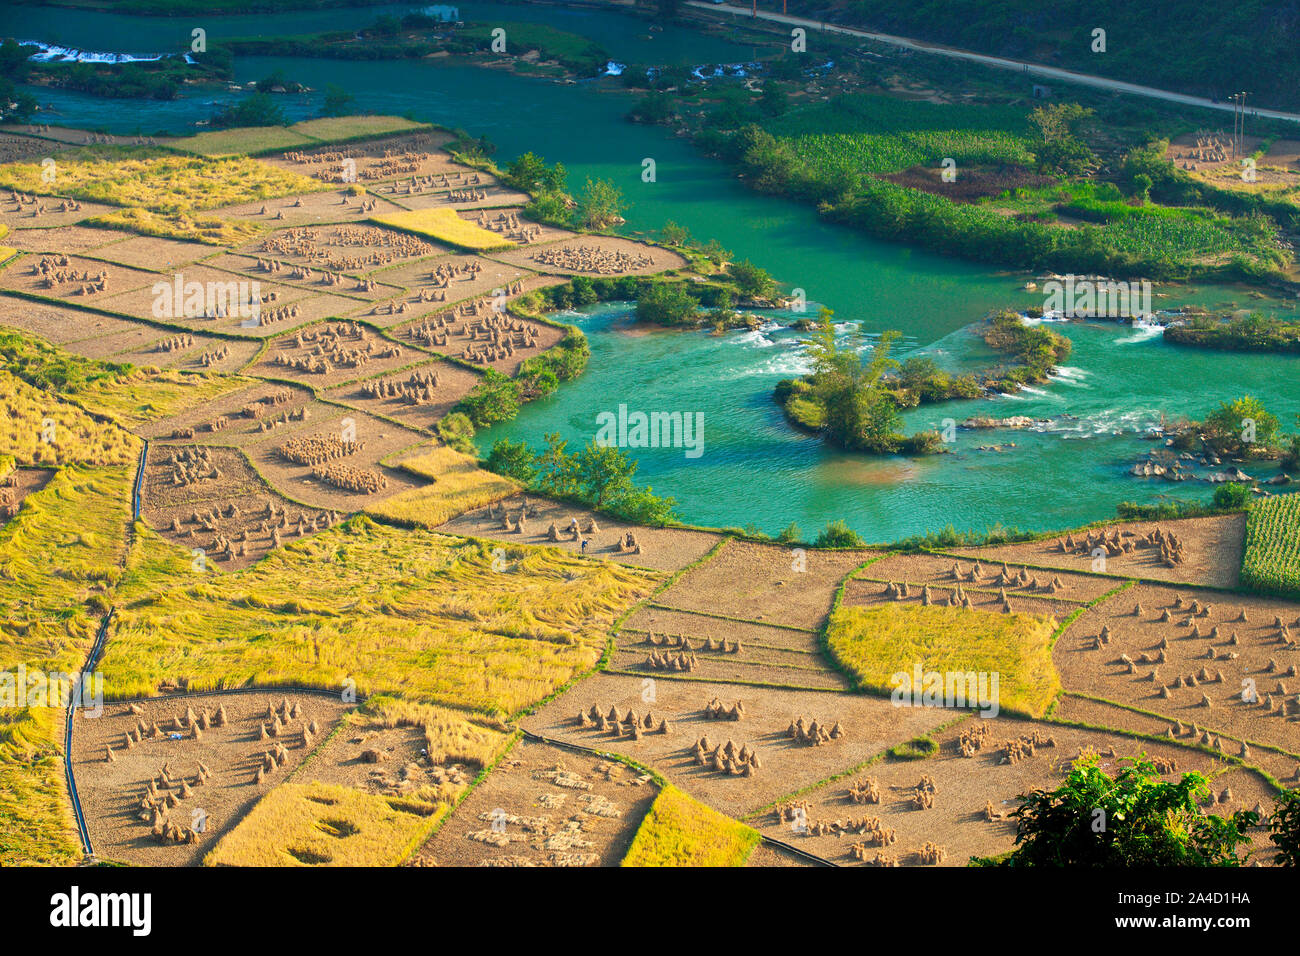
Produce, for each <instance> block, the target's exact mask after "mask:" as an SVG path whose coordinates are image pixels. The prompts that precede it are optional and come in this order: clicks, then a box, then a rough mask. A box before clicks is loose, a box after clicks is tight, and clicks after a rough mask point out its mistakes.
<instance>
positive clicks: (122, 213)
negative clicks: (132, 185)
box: [86, 207, 265, 246]
mask: <svg viewBox="0 0 1300 956" xmlns="http://www.w3.org/2000/svg"><path fill="white" fill-rule="evenodd" d="M86 224H87V225H90V226H101V227H103V228H106V229H125V230H127V231H129V232H136V233H139V234H140V235H142V236H157V237H159V238H162V239H182V240H189V241H191V242H202V243H206V244H207V245H210V246H237V245H242V244H243V243H245V242H248V241H249V240H250V239H253V238H256V237H257V236H259V235H260V234H261V233H262V232H264V231H265V230H264V227H263V226H261V225H259V224H258V223H255V222H248V221H246V220H242V219H218V218H216V217H215V216H198V217H196V216H189V215H186V214H185V213H173V214H165V213H157V212H152V211H150V210H148V209H140V208H138V207H136V208H131V209H118V210H115V211H113V212H108V213H104V214H103V215H102V216H94V217H92V218H90V219H88V220H86Z"/></svg>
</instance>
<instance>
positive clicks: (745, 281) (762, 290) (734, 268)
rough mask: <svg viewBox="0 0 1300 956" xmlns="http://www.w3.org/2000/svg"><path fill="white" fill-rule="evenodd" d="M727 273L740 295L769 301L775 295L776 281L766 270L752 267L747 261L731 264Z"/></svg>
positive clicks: (752, 264)
mask: <svg viewBox="0 0 1300 956" xmlns="http://www.w3.org/2000/svg"><path fill="white" fill-rule="evenodd" d="M727 272H728V273H729V274H730V275H731V278H732V279H734V280H735V283H736V288H737V289H738V290H739V291H740V294H741V295H744V296H748V297H749V298H751V299H770V298H771V297H772V296H773V295H774V294H775V293H776V280H774V279H773V278H772V277H771V275H769V274H768V272H767V270H766V269H763V268H760V267H759V266H756V265H754V263H752V262H750V261H749V260H748V259H745V260H743V261H741V262H733V263H731V265H729V266H728V267H727Z"/></svg>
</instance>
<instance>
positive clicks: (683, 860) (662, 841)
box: [622, 787, 761, 866]
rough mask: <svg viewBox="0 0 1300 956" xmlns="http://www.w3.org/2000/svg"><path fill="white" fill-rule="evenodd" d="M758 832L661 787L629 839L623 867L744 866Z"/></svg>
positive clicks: (674, 790) (758, 839)
mask: <svg viewBox="0 0 1300 956" xmlns="http://www.w3.org/2000/svg"><path fill="white" fill-rule="evenodd" d="M760 839H761V838H760V837H759V835H758V831H757V830H754V829H752V828H750V827H747V826H745V824H743V823H739V822H737V821H736V820H733V819H731V818H730V817H726V816H723V815H722V814H721V813H718V811H716V810H714V809H712V808H711V807H706V806H705V805H704V804H702V803H700V802H698V801H696V800H693V799H691V798H690V797H688V796H687V795H686V794H684V793H682V792H681V791H680V790H678V789H677V788H676V787H664V789H663V790H662V791H661V792H660V794H659V796H657V797H656V798H655V802H654V803H653V804H651V805H650V812H649V813H647V814H646V815H645V819H644V820H642V821H641V826H640V827H639V828H638V829H637V831H636V836H634V837H633V838H632V845H631V846H629V847H628V849H627V856H625V857H623V863H622V865H623V866H744V865H745V861H746V860H748V859H749V855H750V854H751V853H753V852H754V847H756V846H758V844H759V842H760Z"/></svg>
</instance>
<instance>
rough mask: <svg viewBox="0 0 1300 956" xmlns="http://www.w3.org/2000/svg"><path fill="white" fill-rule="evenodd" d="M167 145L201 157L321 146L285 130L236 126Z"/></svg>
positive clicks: (206, 132) (184, 137)
mask: <svg viewBox="0 0 1300 956" xmlns="http://www.w3.org/2000/svg"><path fill="white" fill-rule="evenodd" d="M164 142H165V143H166V144H167V145H168V146H171V147H172V148H174V149H183V150H185V152H187V153H197V154H198V155H200V156H242V155H249V154H254V153H264V152H267V151H268V150H273V149H306V148H310V147H312V146H318V145H320V144H319V142H318V141H316V140H314V139H313V138H312V137H310V136H304V135H303V134H302V133H296V132H294V131H293V130H292V129H290V128H289V127H286V126H235V127H231V128H229V129H214V130H207V131H204V132H202V133H198V134H196V135H194V136H178V137H175V138H174V139H168V140H164Z"/></svg>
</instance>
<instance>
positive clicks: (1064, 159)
mask: <svg viewBox="0 0 1300 956" xmlns="http://www.w3.org/2000/svg"><path fill="white" fill-rule="evenodd" d="M1092 114H1093V111H1092V110H1090V109H1085V108H1084V107H1082V106H1080V105H1079V104H1078V103H1052V104H1050V105H1048V106H1040V107H1038V108H1037V109H1035V110H1034V111H1033V112H1032V113H1030V114H1029V122H1030V125H1031V126H1033V127H1034V134H1033V136H1032V140H1031V144H1030V148H1031V149H1032V150H1033V153H1034V157H1035V158H1036V159H1037V161H1038V168H1039V169H1040V170H1052V171H1056V172H1061V173H1065V174H1066V175H1067V176H1084V175H1087V174H1088V173H1089V172H1092V171H1093V170H1094V169H1096V168H1097V166H1098V162H1097V156H1096V154H1095V153H1094V152H1093V151H1092V149H1091V148H1089V146H1088V144H1087V143H1085V142H1084V141H1083V139H1082V138H1081V136H1080V129H1081V127H1082V126H1083V124H1084V122H1085V121H1086V120H1087V119H1088V118H1089V117H1091V116H1092Z"/></svg>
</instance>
